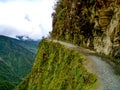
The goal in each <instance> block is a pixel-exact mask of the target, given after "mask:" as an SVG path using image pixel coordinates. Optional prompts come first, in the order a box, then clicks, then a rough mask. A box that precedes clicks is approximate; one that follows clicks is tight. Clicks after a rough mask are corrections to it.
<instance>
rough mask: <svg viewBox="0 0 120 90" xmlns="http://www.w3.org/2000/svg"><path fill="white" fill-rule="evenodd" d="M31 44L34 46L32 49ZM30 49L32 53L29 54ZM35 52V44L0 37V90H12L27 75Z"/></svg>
mask: <svg viewBox="0 0 120 90" xmlns="http://www.w3.org/2000/svg"><path fill="white" fill-rule="evenodd" d="M33 44H34V45H35V44H36V46H34V47H32V45H33ZM27 46H28V47H27ZM26 47H27V48H26ZM35 47H36V49H35ZM32 49H34V53H33V52H31V50H32ZM36 50H37V42H31V41H30V42H29V44H28V42H25V41H20V40H16V39H13V38H9V37H5V36H0V90H12V89H13V87H14V86H16V85H17V84H18V83H19V82H20V81H21V79H22V78H23V77H24V76H26V75H27V74H28V72H29V71H30V70H31V67H32V64H33V61H34V58H35V53H36V52H35V51H36ZM8 88H9V89H8Z"/></svg>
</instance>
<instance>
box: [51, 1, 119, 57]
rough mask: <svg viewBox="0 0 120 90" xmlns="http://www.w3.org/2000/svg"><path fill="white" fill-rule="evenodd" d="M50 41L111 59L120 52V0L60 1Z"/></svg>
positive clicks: (54, 17)
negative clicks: (73, 45) (91, 51)
mask: <svg viewBox="0 0 120 90" xmlns="http://www.w3.org/2000/svg"><path fill="white" fill-rule="evenodd" d="M55 10H56V12H55V13H54V14H53V31H52V33H51V36H52V38H54V39H60V40H64V41H68V42H71V43H74V44H77V45H82V46H85V47H91V48H93V49H95V50H96V51H97V52H99V53H104V54H106V55H112V56H114V54H115V53H116V52H117V51H118V50H119V48H120V0H88V1H83V0H76V1H73V0H69V1H67V0H60V1H59V2H58V3H57V5H56V8H55Z"/></svg>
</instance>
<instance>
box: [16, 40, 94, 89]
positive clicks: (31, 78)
mask: <svg viewBox="0 0 120 90" xmlns="http://www.w3.org/2000/svg"><path fill="white" fill-rule="evenodd" d="M84 60H85V59H84V58H82V55H81V54H80V53H79V52H77V51H75V50H71V49H69V48H66V47H64V46H63V45H60V44H59V43H54V42H51V41H47V40H43V41H42V42H41V43H40V44H39V49H38V52H37V55H36V59H35V62H34V65H33V67H32V70H31V72H30V73H29V74H28V76H27V77H26V78H25V79H24V80H23V81H22V82H21V83H20V84H19V85H18V86H17V88H16V90H90V89H91V88H93V86H94V84H95V82H96V78H95V76H94V75H93V74H90V73H88V72H87V71H86V69H85V68H84V66H83V62H84Z"/></svg>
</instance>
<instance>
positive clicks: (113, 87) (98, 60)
mask: <svg viewBox="0 0 120 90" xmlns="http://www.w3.org/2000/svg"><path fill="white" fill-rule="evenodd" d="M53 41H54V42H59V43H60V44H62V45H65V46H66V47H68V48H71V49H74V50H77V51H79V52H80V53H82V54H83V55H84V56H85V57H86V58H87V62H86V68H87V70H88V71H89V72H92V73H94V74H96V76H97V77H98V82H99V85H98V88H97V90H120V76H118V75H116V74H115V73H114V69H113V68H112V66H111V65H110V64H108V63H107V62H106V61H105V60H104V58H102V57H100V56H98V55H96V54H95V52H94V51H91V50H88V49H85V48H80V47H78V46H75V45H72V44H69V43H65V42H61V41H56V40H53ZM95 90H96V89H95Z"/></svg>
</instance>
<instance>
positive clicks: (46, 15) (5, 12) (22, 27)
mask: <svg viewBox="0 0 120 90" xmlns="http://www.w3.org/2000/svg"><path fill="white" fill-rule="evenodd" d="M54 4H55V0H0V35H5V36H10V37H16V36H21V35H23V36H28V37H30V38H31V39H35V40H37V39H41V38H42V37H43V36H48V34H49V32H50V31H51V30H52V17H51V14H52V12H53V7H54Z"/></svg>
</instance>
